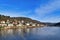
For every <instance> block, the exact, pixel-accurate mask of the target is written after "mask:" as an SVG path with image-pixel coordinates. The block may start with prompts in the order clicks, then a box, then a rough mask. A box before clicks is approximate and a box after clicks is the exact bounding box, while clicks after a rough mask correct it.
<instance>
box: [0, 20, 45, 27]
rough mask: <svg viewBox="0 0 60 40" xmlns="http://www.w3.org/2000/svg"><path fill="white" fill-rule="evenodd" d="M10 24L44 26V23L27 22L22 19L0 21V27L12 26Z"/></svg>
mask: <svg viewBox="0 0 60 40" xmlns="http://www.w3.org/2000/svg"><path fill="white" fill-rule="evenodd" d="M10 26H12V27H13V26H16V27H19V26H44V25H43V24H37V23H33V22H27V23H25V22H24V20H21V21H13V22H12V21H9V20H7V21H4V20H2V21H0V27H10Z"/></svg>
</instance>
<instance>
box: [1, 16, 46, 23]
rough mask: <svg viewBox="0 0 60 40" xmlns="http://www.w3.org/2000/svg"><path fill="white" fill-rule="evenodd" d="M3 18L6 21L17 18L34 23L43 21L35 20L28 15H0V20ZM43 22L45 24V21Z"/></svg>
mask: <svg viewBox="0 0 60 40" xmlns="http://www.w3.org/2000/svg"><path fill="white" fill-rule="evenodd" d="M1 20H4V21H6V20H10V21H15V20H17V21H20V20H24V21H25V22H33V23H39V24H40V23H42V22H40V21H37V20H33V19H31V18H27V17H10V16H4V15H0V21H1ZM42 24H45V23H42Z"/></svg>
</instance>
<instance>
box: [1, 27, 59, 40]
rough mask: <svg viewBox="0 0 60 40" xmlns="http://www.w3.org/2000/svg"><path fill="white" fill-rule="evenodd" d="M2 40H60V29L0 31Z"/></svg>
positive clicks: (43, 28)
mask: <svg viewBox="0 0 60 40" xmlns="http://www.w3.org/2000/svg"><path fill="white" fill-rule="evenodd" d="M0 40H60V27H42V28H29V29H7V30H0Z"/></svg>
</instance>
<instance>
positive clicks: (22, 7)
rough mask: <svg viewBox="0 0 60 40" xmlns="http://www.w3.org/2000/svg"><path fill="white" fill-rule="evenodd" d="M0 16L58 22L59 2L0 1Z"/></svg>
mask: <svg viewBox="0 0 60 40" xmlns="http://www.w3.org/2000/svg"><path fill="white" fill-rule="evenodd" d="M0 14H2V15H7V16H11V17H18V16H20V17H29V18H32V19H35V20H39V21H42V22H60V0H0Z"/></svg>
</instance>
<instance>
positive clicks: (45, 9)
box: [35, 0, 60, 16]
mask: <svg viewBox="0 0 60 40" xmlns="http://www.w3.org/2000/svg"><path fill="white" fill-rule="evenodd" d="M56 9H60V0H54V1H53V2H49V3H48V4H45V5H41V6H40V7H39V8H36V10H35V13H36V14H38V15H40V16H41V15H46V14H48V13H51V12H53V11H55V10H56Z"/></svg>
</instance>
